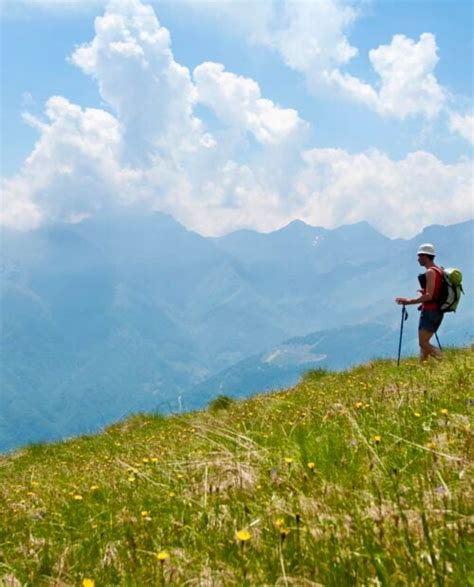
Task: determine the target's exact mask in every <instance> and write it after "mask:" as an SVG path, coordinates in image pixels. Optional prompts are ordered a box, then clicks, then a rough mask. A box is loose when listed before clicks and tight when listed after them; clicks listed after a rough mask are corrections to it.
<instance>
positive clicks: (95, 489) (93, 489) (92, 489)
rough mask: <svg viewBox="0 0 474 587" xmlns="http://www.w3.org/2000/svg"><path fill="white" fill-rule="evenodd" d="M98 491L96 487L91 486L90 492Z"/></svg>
mask: <svg viewBox="0 0 474 587" xmlns="http://www.w3.org/2000/svg"><path fill="white" fill-rule="evenodd" d="M97 489H99V486H98V485H91V491H97Z"/></svg>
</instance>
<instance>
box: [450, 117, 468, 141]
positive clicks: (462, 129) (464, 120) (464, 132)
mask: <svg viewBox="0 0 474 587" xmlns="http://www.w3.org/2000/svg"><path fill="white" fill-rule="evenodd" d="M449 128H450V130H451V132H454V133H458V134H459V135H461V136H462V137H463V138H464V139H466V141H469V142H470V143H471V145H474V114H466V115H464V116H463V115H462V114H459V113H458V112H452V113H451V114H450V116H449Z"/></svg>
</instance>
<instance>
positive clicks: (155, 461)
mask: <svg viewBox="0 0 474 587" xmlns="http://www.w3.org/2000/svg"><path fill="white" fill-rule="evenodd" d="M159 460H160V459H159V458H158V457H151V462H152V463H154V464H156V463H157V462H158V461H159Z"/></svg>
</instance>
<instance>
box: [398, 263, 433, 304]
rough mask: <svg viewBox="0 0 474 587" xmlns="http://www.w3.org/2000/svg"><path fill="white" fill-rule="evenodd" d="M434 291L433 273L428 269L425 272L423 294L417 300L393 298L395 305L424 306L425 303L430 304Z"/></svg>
mask: <svg viewBox="0 0 474 587" xmlns="http://www.w3.org/2000/svg"><path fill="white" fill-rule="evenodd" d="M434 290H435V272H434V270H433V269H428V271H427V272H426V289H425V292H424V293H422V294H421V296H418V297H417V298H395V301H396V302H397V304H400V305H402V304H403V305H404V306H411V305H412V304H424V303H425V302H431V300H432V299H433V296H434Z"/></svg>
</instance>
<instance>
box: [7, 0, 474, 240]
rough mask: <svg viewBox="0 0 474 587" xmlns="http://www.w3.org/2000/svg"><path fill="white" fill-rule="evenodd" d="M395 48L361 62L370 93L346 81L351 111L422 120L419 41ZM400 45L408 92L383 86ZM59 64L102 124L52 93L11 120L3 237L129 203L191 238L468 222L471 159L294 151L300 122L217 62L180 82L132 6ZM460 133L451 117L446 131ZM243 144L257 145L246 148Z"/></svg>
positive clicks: (423, 51)
mask: <svg viewBox="0 0 474 587" xmlns="http://www.w3.org/2000/svg"><path fill="white" fill-rule="evenodd" d="M323 4H324V6H326V7H328V6H329V5H332V4H333V3H330V2H325V3H323ZM311 5H312V4H311ZM298 10H303V8H300V9H298ZM298 14H299V13H298ZM292 18H293V17H292ZM347 18H349V17H347ZM295 19H296V17H294V20H295ZM290 22H293V21H292V20H291V19H290ZM295 22H299V23H300V24H299V25H298V26H301V27H303V22H302V21H301V22H300V21H299V20H298V19H296V20H295ZM341 22H342V21H341ZM344 22H345V21H344ZM295 26H296V25H295ZM341 26H342V25H341ZM336 29H337V27H336ZM338 30H340V27H339V29H338ZM260 32H261V31H260ZM295 34H296V33H295ZM301 34H303V33H301ZM308 34H309V33H308ZM336 36H337V35H336ZM340 38H342V37H340ZM428 40H429V39H428ZM405 41H406V43H405ZM268 42H270V41H268ZM400 42H401V43H402V45H398V44H397V43H398V41H397V43H392V45H390V46H388V48H385V49H386V50H383V51H379V50H377V51H378V52H377V51H376V52H375V53H374V54H372V59H373V63H374V64H375V65H374V66H375V67H376V68H378V69H377V70H378V71H379V73H380V75H381V79H382V80H385V79H386V82H382V86H381V88H380V90H379V91H378V92H376V91H375V90H374V89H373V88H371V87H370V86H368V85H364V82H361V81H360V80H356V78H352V80H351V83H352V84H353V87H354V88H355V89H353V90H352V91H353V92H356V91H359V92H363V91H365V92H366V93H367V97H366V98H365V100H366V101H370V100H373V103H374V105H376V106H377V107H381V106H380V104H382V96H383V103H384V104H385V108H387V109H391V110H392V111H394V108H395V107H396V104H395V103H396V100H395V97H396V96H398V97H401V96H402V95H403V93H404V92H406V93H407V94H410V92H412V93H413V100H415V102H410V101H408V102H407V103H408V106H407V108H408V109H409V110H410V111H412V110H413V109H414V108H418V109H424V111H425V113H426V112H428V111H429V109H428V106H427V104H428V103H429V106H430V108H432V109H435V108H436V106H435V104H436V102H435V100H434V97H435V95H436V92H434V93H433V92H431V90H430V88H432V86H430V84H429V83H428V84H427V86H426V88H428V89H427V90H426V92H425V94H423V96H424V98H423V100H424V101H423V100H421V101H420V102H416V92H415V91H414V89H413V88H414V87H415V86H416V84H417V83H418V82H419V81H420V80H421V79H424V77H426V76H428V79H430V78H429V72H430V71H431V70H430V68H432V67H434V64H435V62H436V59H435V57H433V55H434V54H435V52H434V54H433V51H432V49H433V45H432V44H431V45H430V43H428V44H427V45H426V46H424V45H423V43H422V46H421V47H418V49H416V50H415V47H416V46H417V45H419V44H417V45H415V44H414V43H413V42H411V41H410V40H409V39H408V40H407V39H405V40H403V39H400ZM425 42H426V41H424V43H425ZM341 43H342V45H341V44H340V52H339V53H337V51H335V49H334V47H336V46H337V43H336V44H333V46H332V47H333V49H334V51H332V53H331V55H332V56H329V57H327V58H324V60H323V61H324V63H325V64H328V63H329V64H334V63H336V64H338V63H339V64H342V63H345V62H347V60H348V59H350V56H351V50H350V49H349V50H347V51H345V50H343V47H344V43H343V42H342V41H341ZM401 46H403V47H405V48H407V51H408V53H409V54H408V53H407V54H406V55H404V57H403V59H405V61H403V60H402V61H403V63H404V67H410V68H412V69H413V70H414V71H413V72H412V73H413V76H412V78H410V80H411V81H406V79H405V78H403V79H405V81H403V79H402V80H401V81H400V83H399V85H396V86H393V85H391V81H392V77H393V76H395V77H396V76H397V75H398V73H397V72H399V68H400V67H401V63H402V61H400V59H401V56H400V54H399V49H400V47H401ZM288 47H289V45H288ZM423 47H424V48H423ZM427 47H428V48H427ZM429 47H431V50H430V49H429ZM379 49H380V48H379ZM411 49H413V52H412V53H410V50H411ZM287 50H288V54H287V55H288V59H290V56H291V52H290V49H289V48H288V49H287ZM294 58H295V59H296V56H294ZM321 59H323V58H322V57H321ZM410 59H412V61H410ZM72 61H73V62H74V63H75V64H76V65H78V66H79V67H80V68H81V69H82V70H83V71H84V72H85V73H87V74H88V75H91V76H93V78H94V79H96V80H97V83H98V86H99V90H100V93H101V96H102V98H103V100H104V101H105V102H107V104H108V105H110V107H111V108H112V110H113V114H111V113H109V112H106V111H105V110H99V109H89V108H86V109H83V108H81V107H80V106H79V105H75V104H72V103H71V102H70V101H68V100H67V99H65V98H63V97H59V96H54V97H52V98H50V99H49V100H48V102H47V104H46V116H45V119H44V120H43V119H42V120H39V119H38V118H36V117H33V116H32V115H29V114H26V115H25V120H26V121H27V122H28V123H29V124H31V125H33V126H34V127H35V128H36V129H37V130H38V132H39V139H38V141H37V143H36V145H35V148H34V150H33V152H32V153H31V155H30V156H29V157H28V159H27V160H26V161H25V164H24V166H23V169H22V170H21V172H20V173H19V174H18V175H17V176H16V177H13V178H11V179H8V180H4V181H3V185H2V187H3V190H4V198H3V202H4V205H3V223H5V224H7V225H9V226H15V227H17V228H21V229H31V228H34V227H36V226H38V225H39V224H40V223H41V222H52V221H57V220H62V221H69V222H78V221H80V220H81V219H82V218H85V217H87V216H88V215H92V214H94V212H95V211H97V210H99V209H103V208H107V207H113V206H117V205H122V204H125V203H128V202H133V201H137V200H138V201H144V202H146V203H148V205H149V206H150V208H154V209H159V210H163V211H166V212H169V213H171V214H173V215H174V216H175V217H176V218H177V219H178V220H179V221H181V222H183V223H184V224H185V225H186V226H188V227H189V228H192V229H195V230H197V231H199V232H202V233H203V234H222V233H224V232H228V231H230V230H234V229H238V228H242V227H247V228H255V229H258V230H271V229H275V228H278V227H280V226H282V225H283V224H285V223H287V222H288V221H290V220H292V219H294V218H301V219H303V220H306V221H307V222H309V223H312V224H318V225H322V226H326V227H334V226H337V225H340V224H343V223H349V222H355V221H358V220H369V221H370V222H371V223H372V224H373V225H374V226H376V227H377V228H379V229H380V230H381V231H382V232H384V233H386V234H388V235H390V236H412V235H413V234H415V233H416V232H417V231H418V230H419V229H420V228H422V227H423V226H425V225H427V224H430V223H433V222H434V223H443V224H444V223H449V222H456V221H460V220H464V219H466V218H468V217H470V216H472V204H471V197H472V189H473V171H472V162H471V161H460V162H458V163H455V164H444V163H443V162H441V161H439V160H438V159H437V158H436V157H434V156H433V155H430V154H429V153H424V152H417V153H412V154H410V155H408V156H407V157H406V158H405V159H403V160H400V161H393V160H391V159H390V158H389V157H388V156H387V155H385V154H383V153H380V152H378V151H370V152H366V153H359V154H349V153H347V152H345V151H342V150H332V149H312V150H307V151H303V141H304V140H305V132H304V130H305V123H304V121H302V120H301V119H300V117H299V116H298V113H297V112H296V111H295V110H292V109H288V108H281V107H279V106H278V105H276V104H274V103H273V102H272V101H271V100H268V99H265V98H263V97H262V95H261V91H260V87H259V85H258V84H257V83H256V82H255V81H253V80H251V79H248V78H245V77H242V76H237V75H235V74H234V73H232V72H228V71H225V69H224V66H223V65H220V64H216V63H204V64H202V65H200V66H198V67H197V68H196V69H195V71H194V74H193V75H194V79H193V78H192V77H191V74H190V72H189V70H188V69H187V68H185V67H183V66H182V65H180V64H179V63H177V62H176V60H175V58H174V55H173V53H172V51H171V46H170V36H169V32H168V31H167V30H166V29H165V28H163V27H162V26H161V25H160V23H159V21H158V19H157V18H156V16H155V14H154V12H153V10H152V8H151V7H150V6H149V5H144V4H142V3H140V2H139V1H138V0H112V1H111V2H110V4H109V5H108V7H107V10H106V12H105V15H104V16H102V17H99V18H97V19H96V21H95V36H94V38H93V40H92V41H91V42H90V43H87V44H85V45H83V46H81V47H79V48H77V49H76V51H75V52H74V54H73V56H72ZM323 61H321V63H323ZM304 63H305V61H304V59H303V57H302V61H301V62H300V64H301V67H303V65H304ZM308 63H309V62H308ZM415 64H418V66H419V67H418V68H416V67H415ZM318 67H319V66H318ZM402 70H403V68H402ZM402 73H403V75H404V70H403V71H402ZM384 74H386V76H385V77H384ZM357 88H358V89H357ZM384 88H385V92H384V93H383V92H382V90H383V89H384ZM431 99H433V101H432V102H430V100H431ZM199 101H201V102H202V103H203V104H205V105H207V106H209V107H210V108H212V109H213V110H214V111H215V113H216V116H217V118H218V121H219V122H220V125H221V126H220V127H219V126H218V125H217V128H215V129H214V130H213V134H212V135H211V134H210V133H209V132H207V131H206V128H205V126H204V123H203V122H202V121H201V120H200V119H199V118H198V117H197V116H196V114H195V107H196V105H197V104H198V103H199ZM413 104H415V105H413ZM392 113H393V112H392ZM460 124H461V123H460V121H459V120H458V119H456V118H455V117H453V119H452V125H453V129H457V128H458V127H459V128H460ZM461 126H462V125H461ZM246 133H252V134H253V135H254V136H255V138H256V140H257V143H258V144H255V143H253V142H252V141H247V140H246Z"/></svg>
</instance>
